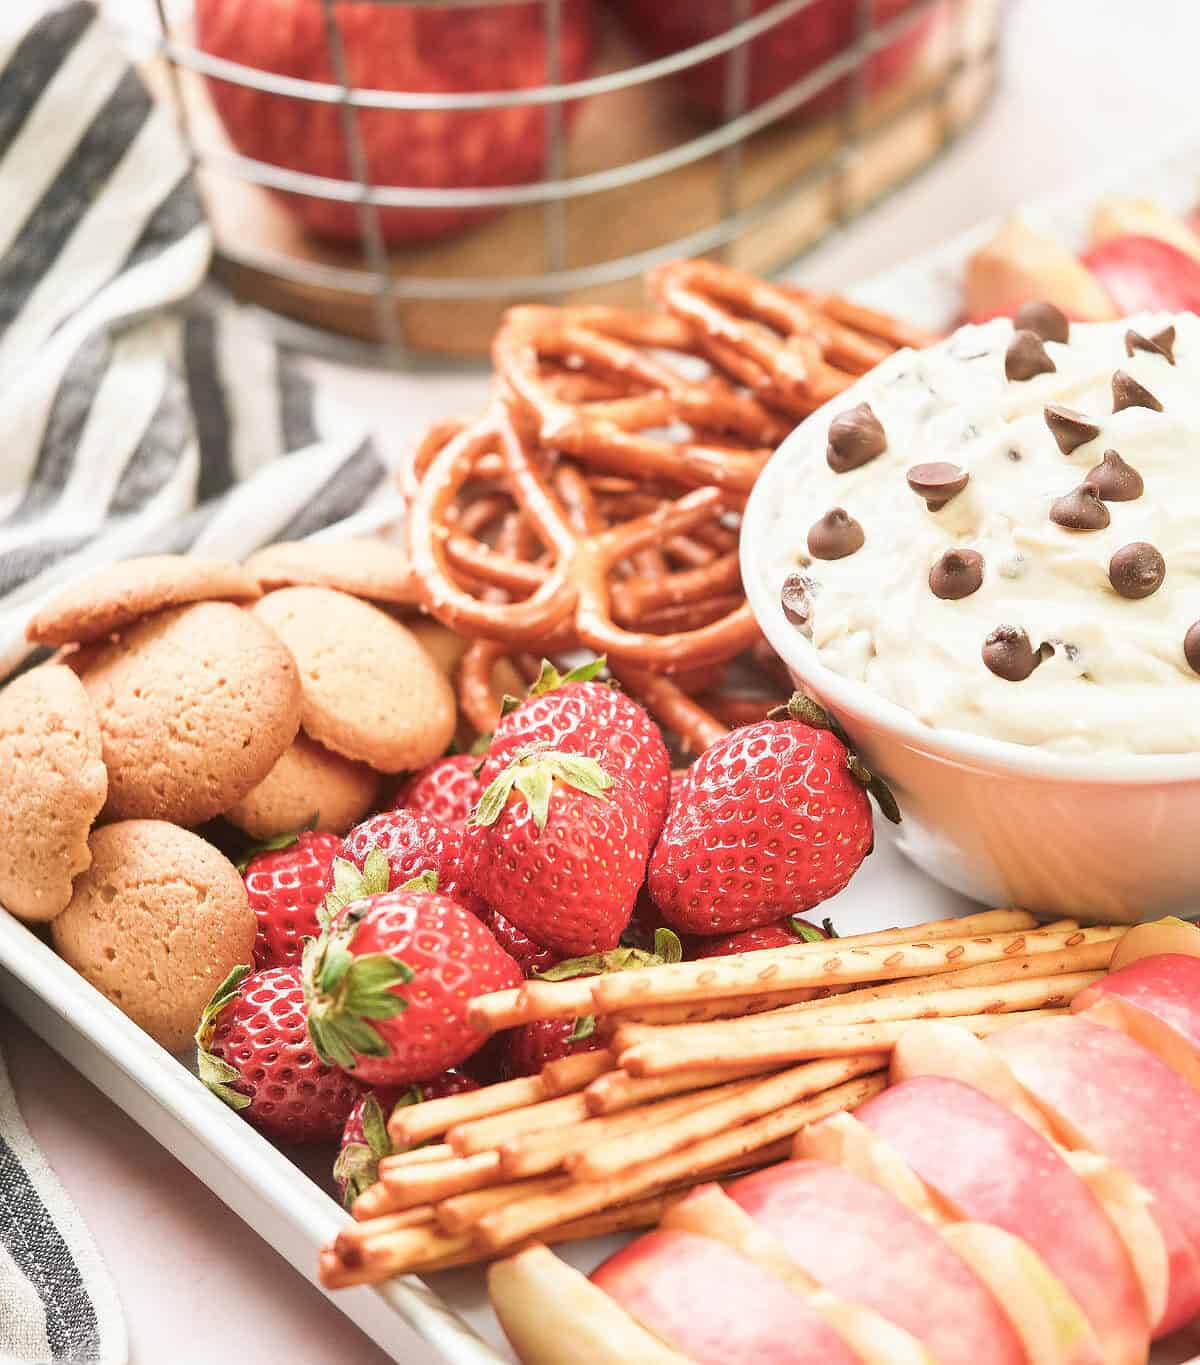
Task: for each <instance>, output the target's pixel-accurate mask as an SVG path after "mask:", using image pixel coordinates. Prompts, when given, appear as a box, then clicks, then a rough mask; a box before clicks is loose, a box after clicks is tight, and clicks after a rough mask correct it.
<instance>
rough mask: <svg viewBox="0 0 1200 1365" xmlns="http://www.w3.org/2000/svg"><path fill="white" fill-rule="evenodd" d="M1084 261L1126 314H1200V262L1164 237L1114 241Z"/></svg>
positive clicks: (1084, 255) (1101, 245)
mask: <svg viewBox="0 0 1200 1365" xmlns="http://www.w3.org/2000/svg"><path fill="white" fill-rule="evenodd" d="M1079 259H1080V260H1081V261H1082V262H1083V264H1084V265H1085V266H1086V267H1087V268H1088V269H1089V270H1090V271H1091V272H1092V274H1093V275H1095V277H1096V278H1097V279H1098V280H1099V281H1100V283H1101V284H1102V285H1103V286H1104V288H1105V290H1106V291H1107V292H1108V293H1109V294H1110V295H1111V296H1112V300H1113V302H1114V303H1115V304H1116V305H1117V308H1118V309H1119V310H1120V311H1121V312H1122V313H1141V312H1146V311H1160V310H1165V311H1167V312H1171V313H1195V312H1200V261H1196V260H1194V259H1193V258H1192V257H1191V256H1189V255H1188V254H1187V253H1186V252H1184V251H1180V250H1179V248H1178V247H1175V246H1172V245H1171V244H1170V243H1169V242H1164V241H1163V240H1162V239H1161V238H1159V237H1110V238H1109V239H1108V241H1106V242H1100V243H1099V244H1098V245H1097V246H1094V247H1092V248H1090V250H1088V251H1085V252H1083V253H1082V254H1081V256H1080V258H1079Z"/></svg>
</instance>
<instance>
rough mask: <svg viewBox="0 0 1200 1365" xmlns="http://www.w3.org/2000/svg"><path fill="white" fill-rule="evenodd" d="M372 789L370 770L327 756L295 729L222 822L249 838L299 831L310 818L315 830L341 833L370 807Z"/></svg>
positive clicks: (376, 778)
mask: <svg viewBox="0 0 1200 1365" xmlns="http://www.w3.org/2000/svg"><path fill="white" fill-rule="evenodd" d="M378 790H379V774H378V773H377V772H375V770H374V769H373V768H369V767H368V766H367V765H366V764H365V763H355V762H354V761H353V759H349V758H343V757H342V756H341V754H335V753H333V752H332V751H331V750H329V749H326V748H325V747H324V745H322V744H318V743H317V741H316V740H315V739H309V737H308V736H307V735H306V734H305V733H304V731H303V730H301V732H300V733H299V734H298V735H297V736H296V738H295V739H294V740H293V741H292V742H291V744H290V745H289V746H288V747H287V748H286V749H285V750H284V751H283V753H282V754H280V756H279V762H278V763H276V764H275V766H274V767H273V768H272V769H271V771H270V772H269V773H268V774H267V775H266V777H264V778H263V780H262V781H261V782H260V783H259V784H258V786H257V787H255V788H254V790H253V791H250V792H247V794H246V795H245V796H243V797H242V799H241V800H240V801H238V802H237V803H236V804H235V805H232V806H230V808H229V809H228V810H227V811H226V812H225V818H226V819H227V820H228V821H229V822H230V823H231V824H234V825H236V826H237V827H238V829H240V830H244V831H245V832H246V833H247V834H249V835H250V836H251V838H253V839H273V838H274V837H275V836H276V835H277V834H287V833H289V832H290V831H292V830H296V829H302V828H303V827H304V826H305V825H307V824H308V822H309V821H310V820H311V819H312V818H313V816H314V815H315V816H316V817H317V823H316V826H315V828H317V829H328V830H332V831H333V832H334V833H335V834H345V833H346V831H347V830H348V829H350V827H351V826H352V825H357V824H358V822H359V821H360V820H361V819H362V818H363V816H364V815H366V813H367V811H369V810H370V809H371V807H372V805H373V804H374V802H375V796H376V793H377V792H378Z"/></svg>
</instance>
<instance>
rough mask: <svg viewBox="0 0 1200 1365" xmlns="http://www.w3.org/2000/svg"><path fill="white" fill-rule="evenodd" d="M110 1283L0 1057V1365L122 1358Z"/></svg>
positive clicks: (90, 1363) (121, 1332)
mask: <svg viewBox="0 0 1200 1365" xmlns="http://www.w3.org/2000/svg"><path fill="white" fill-rule="evenodd" d="M128 1356H129V1345H128V1342H127V1340H126V1335H125V1319H124V1317H123V1316H122V1313H121V1305H120V1303H119V1301H118V1299H117V1294H116V1290H115V1289H114V1288H113V1284H112V1281H111V1280H110V1279H109V1277H108V1271H107V1270H105V1268H104V1264H103V1262H102V1261H101V1260H100V1255H99V1253H98V1252H97V1250H96V1246H95V1243H94V1242H93V1241H92V1238H91V1234H90V1233H89V1232H88V1230H87V1228H86V1227H85V1226H84V1223H83V1220H82V1219H81V1218H80V1216H79V1214H78V1212H77V1211H76V1209H75V1206H74V1205H73V1204H72V1203H71V1201H70V1200H69V1199H68V1198H67V1195H66V1193H65V1192H64V1190H63V1187H62V1186H61V1185H60V1184H59V1183H58V1180H57V1179H56V1178H55V1175H54V1172H53V1171H52V1170H51V1169H50V1167H49V1166H48V1165H47V1164H46V1159H45V1157H43V1156H42V1154H41V1152H40V1151H39V1150H38V1148H37V1147H36V1145H35V1144H34V1141H33V1139H32V1138H31V1137H30V1136H29V1129H28V1128H26V1127H25V1123H24V1121H23V1120H22V1118H21V1115H20V1112H19V1111H18V1109H17V1102H16V1100H15V1098H14V1097H13V1092H12V1087H11V1086H10V1085H9V1081H8V1072H7V1071H6V1070H5V1067H4V1060H3V1058H0V1365H26V1363H27V1362H28V1365H58V1362H68V1361H69V1362H71V1365H125V1362H126V1360H127V1359H128Z"/></svg>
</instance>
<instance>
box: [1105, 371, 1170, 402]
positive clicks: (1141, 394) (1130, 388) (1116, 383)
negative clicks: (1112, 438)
mask: <svg viewBox="0 0 1200 1365" xmlns="http://www.w3.org/2000/svg"><path fill="white" fill-rule="evenodd" d="M1112 396H1113V412H1123V411H1124V410H1125V409H1126V408H1150V409H1151V410H1152V411H1154V412H1162V410H1163V405H1162V404H1161V403H1160V402H1159V401H1158V399H1157V398H1155V396H1154V395H1153V394H1152V393H1151V392H1150V390H1149V389H1148V388H1146V386H1145V385H1144V384H1139V383H1138V382H1137V380H1136V379H1135V378H1134V377H1133V375H1131V374H1126V372H1125V371H1124V370H1118V371H1117V372H1116V374H1114V375H1113V377H1112Z"/></svg>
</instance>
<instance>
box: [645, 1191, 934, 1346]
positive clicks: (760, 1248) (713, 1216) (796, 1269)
mask: <svg viewBox="0 0 1200 1365" xmlns="http://www.w3.org/2000/svg"><path fill="white" fill-rule="evenodd" d="M661 1226H662V1227H664V1228H677V1229H679V1230H680V1231H682V1232H694V1233H697V1234H698V1235H700V1236H701V1237H714V1238H716V1240H717V1241H718V1242H724V1243H725V1244H726V1245H727V1246H731V1247H733V1249H734V1250H735V1251H738V1252H740V1253H741V1254H742V1255H743V1256H746V1257H748V1258H749V1259H750V1260H752V1261H754V1262H755V1263H756V1264H757V1265H759V1266H761V1267H762V1268H763V1270H765V1271H766V1272H767V1273H768V1274H769V1275H774V1276H776V1277H777V1278H778V1279H781V1280H783V1281H784V1282H785V1283H786V1284H788V1285H790V1286H791V1287H792V1288H793V1289H795V1290H797V1291H798V1292H800V1293H803V1294H804V1295H806V1296H807V1298H808V1301H809V1303H810V1304H811V1305H812V1307H813V1308H815V1309H816V1310H817V1312H818V1313H820V1314H821V1316H822V1317H823V1318H824V1319H825V1320H826V1321H827V1322H828V1323H829V1325H830V1326H831V1327H832V1328H833V1330H834V1331H835V1332H836V1333H837V1334H838V1336H840V1337H841V1338H842V1340H843V1341H845V1342H846V1343H847V1344H848V1345H849V1346H850V1347H851V1349H852V1350H853V1351H854V1352H855V1353H856V1354H857V1355H858V1356H859V1357H860V1358H861V1359H862V1361H863V1365H938V1363H937V1361H935V1360H934V1358H933V1357H932V1356H931V1355H930V1354H929V1352H928V1351H927V1350H926V1349H925V1348H924V1346H922V1345H921V1343H920V1342H919V1341H917V1339H916V1338H915V1337H913V1336H910V1335H909V1333H908V1332H905V1331H904V1330H903V1329H902V1328H899V1327H897V1326H895V1325H894V1324H893V1323H890V1322H888V1321H887V1319H886V1318H881V1317H880V1316H879V1314H878V1313H874V1312H872V1311H871V1309H869V1308H864V1307H863V1306H862V1305H861V1304H858V1303H853V1302H851V1301H849V1300H847V1299H842V1298H840V1297H839V1296H838V1295H836V1294H832V1293H830V1292H829V1290H827V1289H819V1288H818V1287H817V1284H816V1281H815V1280H814V1279H813V1278H812V1276H811V1275H809V1274H808V1272H807V1271H805V1270H802V1269H801V1268H800V1266H798V1265H797V1264H796V1262H795V1261H793V1260H792V1258H791V1257H790V1256H789V1255H788V1254H787V1252H786V1251H785V1250H784V1248H783V1247H782V1246H781V1245H780V1243H779V1241H778V1240H777V1239H776V1238H775V1237H773V1236H772V1235H771V1234H770V1233H769V1232H767V1231H766V1229H765V1228H763V1227H762V1226H760V1225H759V1224H758V1223H756V1222H755V1221H754V1219H753V1218H751V1217H750V1215H749V1214H748V1213H747V1212H746V1211H745V1209H743V1208H742V1207H741V1205H740V1204H736V1203H734V1201H733V1200H732V1199H730V1197H729V1196H728V1195H727V1194H726V1193H725V1191H724V1190H723V1189H722V1188H721V1187H720V1185H716V1184H712V1185H700V1186H698V1187H697V1188H696V1189H694V1190H693V1191H692V1192H691V1193H690V1194H689V1195H688V1196H687V1197H686V1198H685V1199H681V1200H680V1201H679V1202H678V1203H677V1204H673V1205H672V1206H671V1208H669V1209H668V1210H667V1212H666V1213H665V1214H664V1215H663V1220H662V1224H661Z"/></svg>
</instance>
